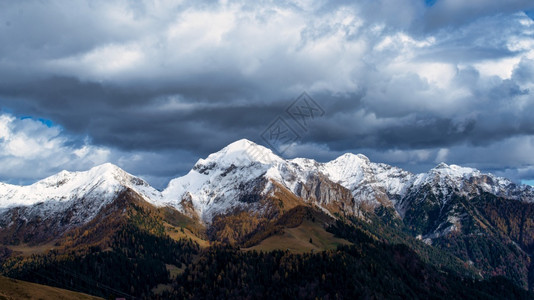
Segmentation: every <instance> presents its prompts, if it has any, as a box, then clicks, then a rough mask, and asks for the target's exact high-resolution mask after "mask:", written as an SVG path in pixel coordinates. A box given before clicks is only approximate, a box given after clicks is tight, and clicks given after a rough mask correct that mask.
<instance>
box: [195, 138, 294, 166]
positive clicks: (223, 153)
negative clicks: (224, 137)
mask: <svg viewBox="0 0 534 300" xmlns="http://www.w3.org/2000/svg"><path fill="white" fill-rule="evenodd" d="M283 161H284V160H283V159H282V158H280V157H279V156H277V155H276V154H274V153H273V152H272V151H271V150H270V149H268V148H265V147H263V146H260V145H258V144H256V143H254V142H252V141H249V140H247V139H241V140H238V141H236V142H233V143H231V144H230V145H228V146H226V147H224V148H223V149H221V150H220V151H218V152H215V153H212V154H210V155H209V156H208V157H207V158H206V159H200V160H199V161H198V162H197V164H196V165H209V164H213V163H216V164H219V165H223V166H230V165H232V164H233V165H234V166H244V165H249V164H251V163H255V162H257V163H261V164H274V163H281V162H283Z"/></svg>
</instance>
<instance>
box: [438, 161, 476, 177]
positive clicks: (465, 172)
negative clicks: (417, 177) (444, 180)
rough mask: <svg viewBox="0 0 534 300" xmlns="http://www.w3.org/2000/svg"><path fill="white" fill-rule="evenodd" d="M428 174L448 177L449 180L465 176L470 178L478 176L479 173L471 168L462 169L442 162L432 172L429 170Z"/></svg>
mask: <svg viewBox="0 0 534 300" xmlns="http://www.w3.org/2000/svg"><path fill="white" fill-rule="evenodd" d="M430 173H434V174H439V175H441V176H448V177H451V178H462V177H466V176H467V177H470V175H476V174H479V173H480V171H478V170H476V169H473V168H468V167H462V166H458V165H453V164H451V165H447V164H446V163H444V162H442V163H440V164H438V165H437V166H436V167H434V168H433V169H432V170H430Z"/></svg>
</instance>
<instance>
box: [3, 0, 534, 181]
mask: <svg viewBox="0 0 534 300" xmlns="http://www.w3.org/2000/svg"><path fill="white" fill-rule="evenodd" d="M533 9H534V3H532V1H520V0H510V1H506V2H503V1H497V0H486V1H460V0H438V1H436V2H435V3H434V4H433V5H432V6H428V5H425V2H424V1H415V0H413V1H412V0H410V1H408V0H404V1H395V2H394V3H393V2H392V1H385V0H383V1H359V2H356V3H355V2H354V1H335V2H331V1H329V2H327V1H324V2H317V1H295V2H286V1H283V2H282V1H280V2H277V1H274V2H268V1H266V2H263V1H260V2H255V3H253V4H251V3H247V2H240V1H220V2H211V1H207V2H187V1H185V2H181V3H172V2H166V1H136V2H131V1H113V2H109V1H87V2H76V3H70V2H65V1H52V2H47V3H46V4H45V3H42V2H39V1H27V2H9V1H4V2H1V3H0V27H1V30H0V57H1V59H0V105H1V106H2V108H3V110H4V112H5V113H4V116H5V118H7V119H5V120H8V119H9V118H12V117H11V116H16V117H18V118H20V117H21V116H31V117H33V118H34V119H35V118H44V119H47V120H52V121H53V122H54V124H56V125H57V126H53V127H52V128H51V129H50V128H48V127H46V126H45V127H46V128H43V130H44V131H47V130H52V129H53V130H57V133H55V135H54V134H53V135H51V136H56V137H60V138H61V142H60V143H57V144H56V146H54V147H56V148H54V149H56V150H50V151H56V152H55V153H56V154H58V155H60V154H61V155H63V154H65V153H70V152H72V151H77V150H79V149H81V148H82V147H89V148H88V149H90V150H91V151H93V152H94V151H107V152H106V153H107V154H106V155H104V156H102V155H100V156H97V157H98V158H95V156H92V157H93V158H87V157H86V158H83V157H81V158H76V159H71V160H70V161H74V162H76V163H72V164H70V165H67V167H70V168H73V169H78V168H84V167H87V166H88V165H91V164H95V163H99V162H100V161H102V160H112V161H113V162H115V163H118V164H120V165H122V166H123V167H125V168H126V169H127V170H128V171H130V172H132V173H136V174H142V175H144V176H146V177H147V178H151V180H152V181H153V182H156V183H157V185H163V184H164V183H165V181H166V180H167V179H168V178H169V177H171V176H175V175H178V174H181V173H183V172H185V171H186V170H187V169H188V168H189V167H190V166H191V164H192V163H193V162H194V160H195V159H196V158H197V157H202V156H205V155H206V154H208V153H209V152H212V151H216V150H217V149H219V148H220V147H222V146H224V145H225V144H227V143H229V142H231V141H233V140H236V139H239V138H243V137H246V138H249V139H252V140H255V141H257V142H260V143H261V142H262V140H261V138H260V134H261V133H262V132H263V130H264V129H265V128H266V127H267V126H268V125H269V123H270V122H271V121H272V120H274V119H275V118H276V117H277V116H278V115H283V114H284V111H285V109H286V107H287V106H288V105H289V104H290V103H291V101H292V100H293V99H295V98H296V97H297V96H298V95H300V93H301V92H302V91H307V92H308V93H309V94H310V95H312V96H313V98H314V99H315V100H316V101H317V102H318V103H320V105H321V106H322V107H323V108H324V110H325V111H326V114H325V116H323V117H321V118H320V119H316V120H314V121H313V122H311V123H310V127H309V128H308V131H307V132H306V133H303V139H302V140H301V142H300V143H299V145H295V146H294V147H292V148H291V149H290V150H289V151H288V152H287V153H286V155H289V156H309V157H316V158H318V159H323V160H325V159H330V158H332V157H334V156H335V155H338V154H340V153H343V152H347V151H352V152H363V153H365V154H367V155H368V156H370V157H371V159H374V160H379V161H384V162H389V163H394V164H397V165H400V166H403V167H407V168H409V169H412V170H414V171H419V169H422V168H426V167H428V166H431V165H432V164H435V163H436V161H442V160H443V161H446V162H449V163H461V164H467V165H471V166H475V167H480V168H483V169H484V170H489V171H493V172H496V173H498V174H505V175H507V176H510V177H513V179H516V180H519V179H532V178H534V171H530V170H531V168H532V167H531V166H533V165H534V157H531V155H529V153H532V151H531V147H532V143H531V141H532V136H533V134H534V121H532V115H533V113H534V99H533V95H532V88H533V87H534V76H533V75H534V50H533V49H534V39H533V37H534V21H532V19H530V18H529V17H528V16H527V14H525V13H524V11H528V10H533ZM9 120H10V121H5V122H4V123H5V124H10V125H9V126H15V125H13V124H18V122H19V121H17V120H16V119H15V120H12V119H9ZM26 122H29V121H26ZM37 123H38V122H37ZM37 123H36V124H37ZM6 126H7V125H6ZM9 126H8V127H9ZM36 126H37V125H36ZM42 126H44V125H42ZM6 128H7V127H6ZM10 128H11V127H10ZM13 130H15V129H10V132H15V131H13ZM21 130H22V129H21ZM17 132H18V131H17ZM20 132H25V131H20ZM21 134H22V133H21ZM32 134H33V135H32ZM30 135H32V137H33V136H37V135H43V133H39V132H35V133H28V134H27V136H30ZM12 136H15V135H13V134H12ZM8 141H10V140H9V138H6V137H4V138H2V137H0V143H3V146H4V147H6V145H8ZM6 149H7V148H6ZM529 151H530V152H529ZM93 152H91V153H93ZM94 153H96V152H94ZM88 157H89V156H88ZM2 159H4V160H5V162H6V163H7V162H9V161H11V162H13V161H18V162H19V163H18V164H15V163H13V166H12V167H10V168H5V169H4V170H5V171H4V172H3V173H2V174H0V175H1V177H2V179H4V180H6V179H11V180H23V179H25V178H26V179H27V180H30V179H33V178H32V176H31V175H30V174H27V172H22V171H21V168H23V166H25V165H24V164H22V161H28V160H29V159H30V158H28V157H26V158H24V159H22V158H17V159H18V160H17V159H16V158H14V156H13V155H10V154H9V152H5V153H4V155H3V158H2ZM10 159H11V160H10ZM148 161H153V163H148ZM62 164H63V165H64V164H65V162H63V163H62ZM17 166H18V167H17ZM57 168H60V165H59V164H48V165H47V164H43V165H42V166H41V167H40V170H41V171H40V172H39V173H38V174H36V175H35V176H34V177H35V178H37V177H38V175H42V174H49V173H51V172H53V171H55V170H56V169H57Z"/></svg>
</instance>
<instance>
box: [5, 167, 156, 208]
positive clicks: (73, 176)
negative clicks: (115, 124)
mask: <svg viewBox="0 0 534 300" xmlns="http://www.w3.org/2000/svg"><path fill="white" fill-rule="evenodd" d="M126 188H131V189H133V190H135V191H136V192H138V193H139V194H140V195H142V196H143V197H144V198H146V200H147V201H150V202H154V198H155V197H156V198H157V194H158V192H157V191H156V190H155V189H154V188H152V187H150V186H149V185H148V184H147V183H146V182H145V181H143V180H142V179H140V178H137V177H135V176H133V175H130V174H128V173H127V172H125V171H124V170H122V169H121V168H119V167H117V166H115V165H113V164H111V163H106V164H102V165H99V166H96V167H93V168H91V169H90V170H89V171H84V172H68V171H61V172H59V173H58V174H55V175H52V176H50V177H47V178H45V179H43V180H40V181H38V182H36V183H34V184H31V185H27V186H17V185H5V184H4V185H0V208H5V207H12V206H18V205H33V204H36V203H39V202H43V201H50V200H53V201H57V202H67V201H70V200H74V199H81V198H85V199H95V200H98V201H104V202H106V201H108V200H110V199H111V198H113V197H114V196H116V195H117V194H118V193H119V192H121V191H122V190H124V189H126Z"/></svg>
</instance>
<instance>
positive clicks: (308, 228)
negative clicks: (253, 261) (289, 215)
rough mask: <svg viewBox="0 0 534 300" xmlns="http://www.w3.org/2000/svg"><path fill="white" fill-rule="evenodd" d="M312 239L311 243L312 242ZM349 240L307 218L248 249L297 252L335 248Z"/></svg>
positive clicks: (346, 243)
mask: <svg viewBox="0 0 534 300" xmlns="http://www.w3.org/2000/svg"><path fill="white" fill-rule="evenodd" d="M310 239H311V241H312V242H311V243H310ZM348 244H350V242H349V241H347V240H344V239H340V238H337V237H335V236H334V235H333V234H332V233H330V232H327V231H326V230H325V229H324V228H323V226H322V225H321V224H320V223H317V222H315V223H314V222H312V221H310V220H305V221H303V222H302V224H301V225H299V226H297V227H294V228H286V229H284V233H283V234H279V235H274V236H271V237H269V238H267V239H265V240H263V241H262V242H260V243H259V244H258V245H256V246H253V247H250V248H246V249H244V250H245V251H247V250H257V251H272V250H289V251H291V252H295V253H302V252H310V251H323V250H329V249H335V248H336V247H337V246H338V245H348Z"/></svg>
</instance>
